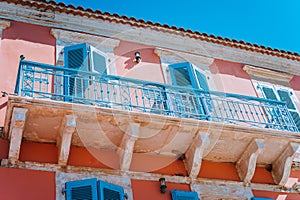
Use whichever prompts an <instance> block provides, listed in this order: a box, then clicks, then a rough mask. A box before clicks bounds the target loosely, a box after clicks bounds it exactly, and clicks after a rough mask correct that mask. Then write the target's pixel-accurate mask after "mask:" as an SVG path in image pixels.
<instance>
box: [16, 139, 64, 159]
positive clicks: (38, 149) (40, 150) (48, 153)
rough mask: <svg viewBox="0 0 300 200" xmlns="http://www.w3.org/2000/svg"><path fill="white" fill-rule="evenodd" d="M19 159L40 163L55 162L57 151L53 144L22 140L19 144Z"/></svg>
mask: <svg viewBox="0 0 300 200" xmlns="http://www.w3.org/2000/svg"><path fill="white" fill-rule="evenodd" d="M19 159H20V160H21V161H32V162H42V163H53V164H55V163H57V159H58V151H57V147H56V145H55V144H42V143H37V142H26V141H23V142H22V144H21V151H20V158H19Z"/></svg>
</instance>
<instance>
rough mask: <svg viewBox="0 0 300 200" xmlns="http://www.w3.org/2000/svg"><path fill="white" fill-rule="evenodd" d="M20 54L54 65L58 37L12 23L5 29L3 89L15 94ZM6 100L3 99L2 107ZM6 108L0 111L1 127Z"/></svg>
mask: <svg viewBox="0 0 300 200" xmlns="http://www.w3.org/2000/svg"><path fill="white" fill-rule="evenodd" d="M20 55H24V56H25V57H26V58H25V59H26V60H30V61H36V62H41V63H47V64H54V62H55V38H54V37H53V36H52V35H50V28H48V27H42V26H37V25H30V24H26V23H21V22H11V25H10V27H9V28H7V29H5V30H3V32H2V38H1V42H0V66H1V67H0V71H1V73H0V80H1V81H0V90H1V91H6V92H7V93H13V92H14V88H15V83H16V76H17V71H18V65H19V60H20ZM6 101H7V98H2V99H0V108H1V107H2V106H1V105H2V104H5V102H6ZM5 110H6V109H5V107H4V108H2V109H1V110H0V126H3V124H4V118H5Z"/></svg>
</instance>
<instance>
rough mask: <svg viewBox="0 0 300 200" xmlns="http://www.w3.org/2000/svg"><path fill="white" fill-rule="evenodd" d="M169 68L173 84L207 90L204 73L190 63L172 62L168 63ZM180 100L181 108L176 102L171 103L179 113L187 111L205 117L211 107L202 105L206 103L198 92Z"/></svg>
mask: <svg viewBox="0 0 300 200" xmlns="http://www.w3.org/2000/svg"><path fill="white" fill-rule="evenodd" d="M169 69H170V75H171V78H172V84H173V85H176V86H181V87H189V88H193V89H200V90H204V91H208V90H209V87H208V83H207V80H206V77H205V75H204V74H203V73H201V72H200V71H198V70H196V69H195V68H194V66H193V65H192V64H191V63H189V62H185V63H178V64H172V65H169ZM196 96H197V98H196ZM180 100H181V101H182V102H181V103H180V105H184V106H183V107H182V108H179V107H177V106H176V102H175V103H174V104H175V105H173V106H174V107H175V110H178V111H179V113H181V112H183V113H186V111H187V112H188V113H189V114H191V115H193V114H196V115H198V114H200V116H202V117H201V118H203V119H207V116H208V115H209V112H210V111H209V109H211V108H207V106H204V105H206V104H205V103H204V102H203V98H201V95H200V94H199V95H195V93H192V94H190V95H187V96H186V97H185V98H182V99H180ZM179 115H180V114H179ZM205 115H207V116H205Z"/></svg>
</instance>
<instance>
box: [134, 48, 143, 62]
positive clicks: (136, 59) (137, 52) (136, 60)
mask: <svg viewBox="0 0 300 200" xmlns="http://www.w3.org/2000/svg"><path fill="white" fill-rule="evenodd" d="M134 55H135V62H137V63H139V62H141V60H142V58H141V53H140V52H139V51H136V52H135V53H134Z"/></svg>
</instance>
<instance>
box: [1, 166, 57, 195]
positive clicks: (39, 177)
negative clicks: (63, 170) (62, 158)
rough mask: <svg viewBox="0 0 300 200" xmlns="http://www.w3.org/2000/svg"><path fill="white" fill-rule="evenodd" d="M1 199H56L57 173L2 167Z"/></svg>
mask: <svg viewBox="0 0 300 200" xmlns="http://www.w3.org/2000/svg"><path fill="white" fill-rule="evenodd" d="M0 177H1V178H0V199H3V200H4V199H5V200H19V199H32V200H35V199H43V200H54V199H55V173H54V172H44V171H37V170H27V169H13V168H4V167H0Z"/></svg>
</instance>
